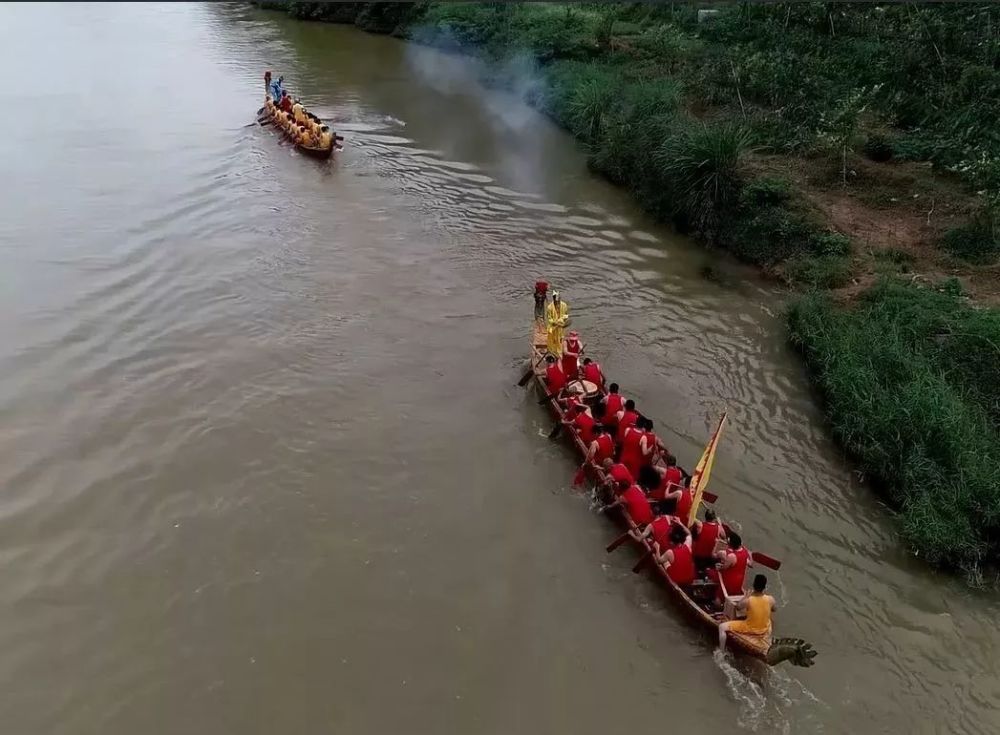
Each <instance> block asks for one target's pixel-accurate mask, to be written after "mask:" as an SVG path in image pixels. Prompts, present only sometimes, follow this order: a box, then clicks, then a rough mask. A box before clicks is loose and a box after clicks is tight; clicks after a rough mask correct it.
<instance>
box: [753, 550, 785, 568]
mask: <svg viewBox="0 0 1000 735" xmlns="http://www.w3.org/2000/svg"><path fill="white" fill-rule="evenodd" d="M750 558H751V559H753V560H754V561H755V562H757V563H758V564H760V565H761V566H762V567H767V568H768V569H773V570H774V571H778V570H779V569H781V561H780V560H779V559H775V558H774V557H773V556H768V555H767V554H765V553H764V552H762V551H754V552H751V554H750Z"/></svg>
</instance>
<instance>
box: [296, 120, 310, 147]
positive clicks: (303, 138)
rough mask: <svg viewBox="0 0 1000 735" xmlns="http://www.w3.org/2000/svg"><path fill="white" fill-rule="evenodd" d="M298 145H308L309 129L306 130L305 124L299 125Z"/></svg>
mask: <svg viewBox="0 0 1000 735" xmlns="http://www.w3.org/2000/svg"><path fill="white" fill-rule="evenodd" d="M298 141H299V145H304V146H308V145H309V131H308V130H306V126H305V125H299V137H298Z"/></svg>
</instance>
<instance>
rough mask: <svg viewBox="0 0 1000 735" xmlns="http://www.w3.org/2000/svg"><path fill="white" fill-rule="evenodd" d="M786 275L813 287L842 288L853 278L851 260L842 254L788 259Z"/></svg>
mask: <svg viewBox="0 0 1000 735" xmlns="http://www.w3.org/2000/svg"><path fill="white" fill-rule="evenodd" d="M785 276H786V277H787V279H788V280H789V281H791V282H792V283H794V284H797V285H801V286H806V287H808V288H812V289H817V288H820V289H829V288H840V287H841V286H845V285H847V283H848V281H850V280H851V262H850V260H848V259H847V258H845V257H844V256H842V255H797V256H793V257H791V258H789V259H788V260H787V261H786V263H785Z"/></svg>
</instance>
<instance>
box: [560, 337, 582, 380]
mask: <svg viewBox="0 0 1000 735" xmlns="http://www.w3.org/2000/svg"><path fill="white" fill-rule="evenodd" d="M581 347H582V345H581V344H580V340H578V339H567V340H566V349H565V350H563V356H562V368H563V372H564V373H566V375H568V376H569V377H570V379H573V378H575V377H576V370H577V359H578V358H579V357H580V348H581Z"/></svg>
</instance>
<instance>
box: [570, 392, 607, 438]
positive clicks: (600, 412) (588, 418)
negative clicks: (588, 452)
mask: <svg viewBox="0 0 1000 735" xmlns="http://www.w3.org/2000/svg"><path fill="white" fill-rule="evenodd" d="M567 415H568V412H567ZM603 418H604V406H602V405H600V404H597V405H596V406H594V407H593V408H591V407H590V406H588V405H587V404H585V403H580V404H579V405H577V406H576V411H575V412H574V414H573V416H572V417H571V418H565V419H563V423H564V424H566V425H567V426H568V425H571V424H572V426H573V428H574V429H575V430H576V432H577V434H579V435H580V440H581V441H582V442H583V445H584V446H585V447H589V446H590V443H591V442H592V441H594V428H595V427H596V426H597V424H598V423H600V421H601V419H603Z"/></svg>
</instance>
